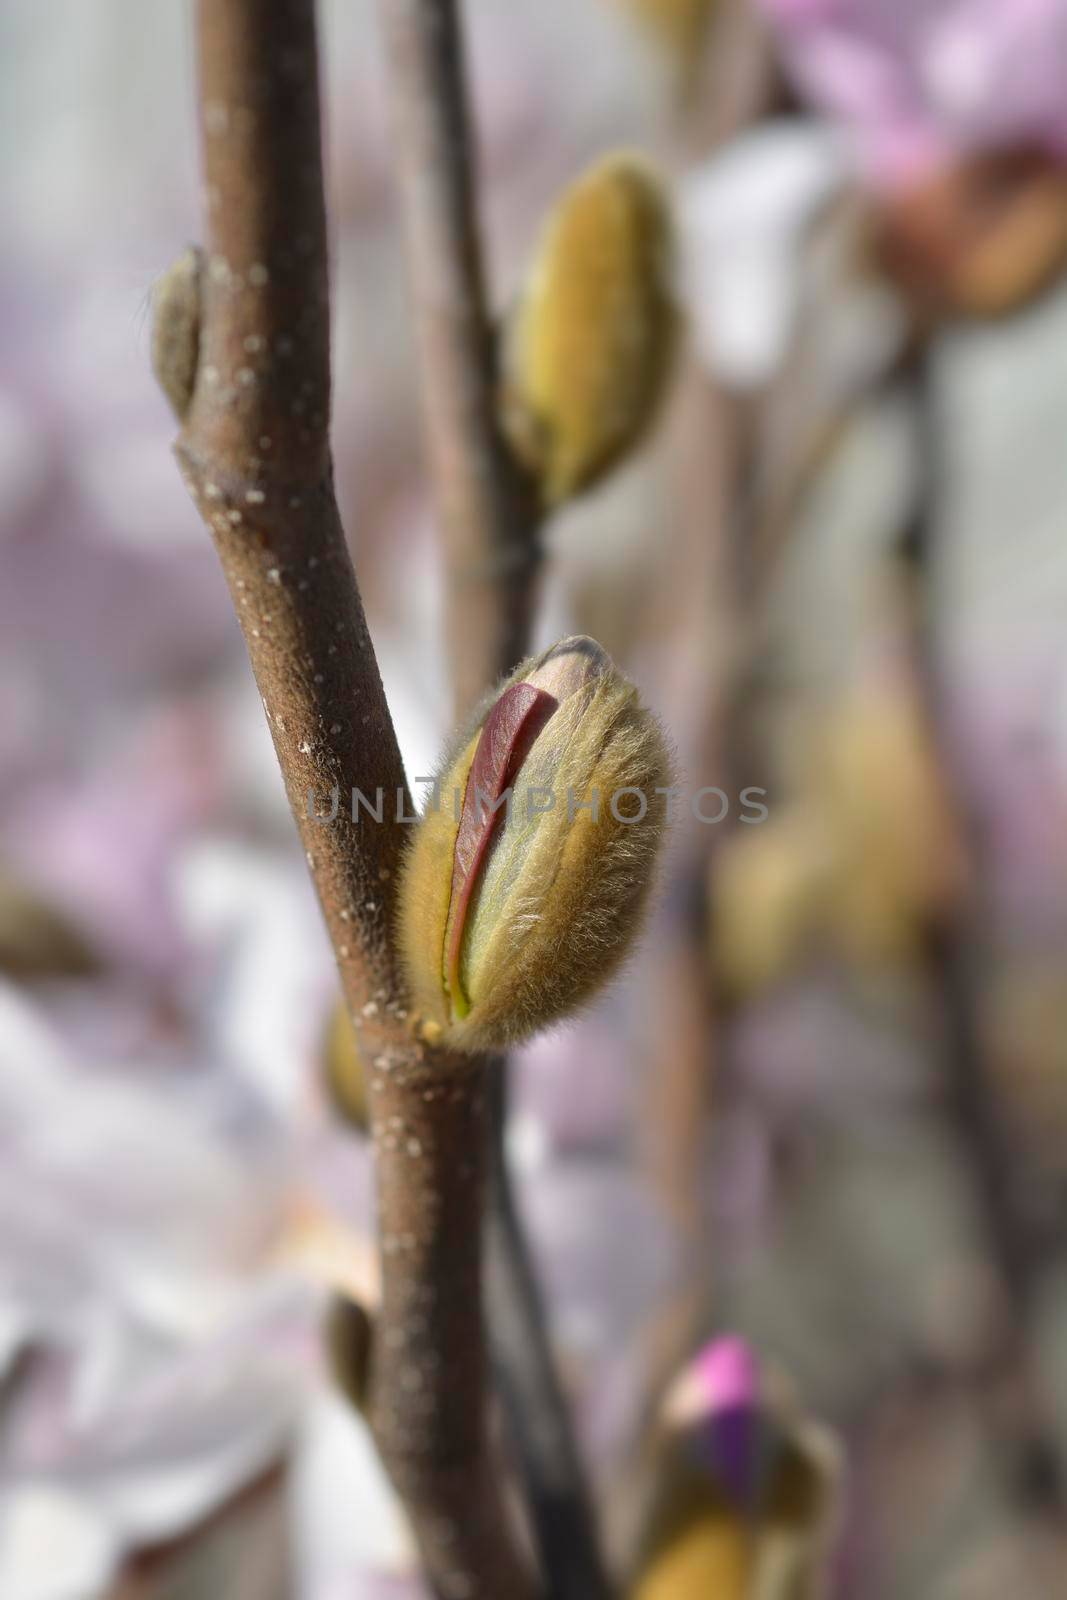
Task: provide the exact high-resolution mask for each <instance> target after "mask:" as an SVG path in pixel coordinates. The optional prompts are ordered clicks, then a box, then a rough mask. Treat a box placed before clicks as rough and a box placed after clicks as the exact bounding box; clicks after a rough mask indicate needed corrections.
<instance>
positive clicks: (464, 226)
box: [382, 0, 610, 1600]
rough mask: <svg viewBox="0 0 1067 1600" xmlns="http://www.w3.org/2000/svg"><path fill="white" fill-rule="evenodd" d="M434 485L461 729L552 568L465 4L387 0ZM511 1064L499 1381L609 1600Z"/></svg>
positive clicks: (496, 1194) (526, 632)
mask: <svg viewBox="0 0 1067 1600" xmlns="http://www.w3.org/2000/svg"><path fill="white" fill-rule="evenodd" d="M382 17H383V25H384V28H385V33H386V39H387V44H388V53H389V59H390V66H391V74H392V89H393V105H394V117H395V121H396V128H397V148H398V160H399V164H400V172H401V181H402V197H403V210H404V223H405V230H406V236H407V247H408V260H409V272H410V277H411V286H412V294H413V299H414V303H415V310H416V321H417V327H418V335H419V349H420V358H421V391H422V396H423V405H424V420H425V427H426V435H427V440H428V444H429V452H430V472H431V477H432V480H433V486H434V493H435V498H436V501H437V506H438V513H439V517H440V524H441V529H440V531H441V542H442V547H443V550H444V555H445V565H446V584H445V608H446V635H447V639H448V646H449V662H450V667H451V672H452V681H453V692H454V698H455V704H456V713H457V717H459V718H462V717H464V716H466V715H467V713H468V712H469V710H470V708H471V707H472V705H474V704H475V703H476V702H477V701H478V700H479V699H480V698H481V697H482V696H483V695H484V694H485V693H486V691H487V690H488V689H489V688H490V687H491V686H492V685H493V684H494V683H495V682H497V681H498V680H499V679H500V678H501V677H502V676H503V675H504V674H505V673H507V672H508V671H510V669H511V668H512V667H514V665H515V664H516V662H517V661H519V660H520V659H521V658H522V657H523V656H524V655H525V654H527V652H528V650H529V647H530V634H531V628H532V622H533V616H534V609H535V605H536V598H537V576H538V569H539V567H540V563H541V548H540V541H539V532H540V515H539V507H538V503H537V497H536V494H535V492H534V488H533V485H532V484H531V483H530V482H529V481H528V480H527V479H526V478H525V477H524V475H523V474H522V473H521V471H520V469H519V468H518V466H517V464H516V462H515V461H514V459H513V457H512V456H511V454H510V452H509V450H508V449H507V446H506V444H505V443H504V441H503V439H502V437H501V434H500V431H499V427H498V422H497V392H496V391H497V374H496V357H495V350H494V338H493V331H492V325H491V321H490V316H489V311H488V307H487V303H486V292H485V273H484V268H483V263H482V251H481V243H480V239H479V233H478V221H477V207H476V192H475V191H476V184H475V155H474V140H473V138H472V133H471V128H470V122H469V116H468V109H467V106H468V99H467V90H466V82H465V71H464V59H463V40H462V30H461V27H460V21H459V15H458V12H457V8H456V6H455V4H454V3H453V0H384V4H383V6H382ZM507 1076H508V1063H507V1061H506V1060H505V1059H501V1060H500V1061H499V1063H498V1065H497V1069H496V1074H495V1078H494V1080H493V1082H492V1085H491V1090H492V1096H491V1097H492V1100H493V1113H492V1116H491V1124H490V1125H491V1134H490V1142H491V1160H490V1198H489V1205H488V1210H487V1216H486V1248H487V1261H486V1296H487V1307H488V1316H489V1337H490V1348H491V1355H492V1361H493V1367H494V1375H495V1378H496V1383H497V1387H498V1390H499V1392H500V1397H501V1400H502V1403H503V1406H504V1411H505V1415H506V1417H507V1422H508V1428H509V1433H510V1435H511V1439H512V1443H513V1448H514V1450H515V1455H516V1458H517V1461H518V1464H519V1469H520V1472H521V1475H522V1478H523V1481H524V1484H525V1488H526V1494H527V1500H528V1508H529V1512H530V1517H531V1522H532V1526H533V1530H534V1534H535V1537H536V1541H537V1545H538V1551H539V1556H540V1563H541V1568H542V1573H543V1578H544V1582H545V1584H546V1586H547V1589H548V1592H549V1594H550V1595H551V1596H552V1597H553V1600H579V1597H580V1600H607V1596H608V1595H609V1594H610V1587H609V1583H608V1579H607V1576H606V1573H605V1571H604V1567H603V1562H602V1560H601V1556H600V1552H599V1547H598V1541H597V1535H596V1529H595V1519H594V1513H593V1508H592V1502H591V1497H590V1494H589V1492H588V1489H587V1487H586V1482H585V1477H584V1473H583V1469H582V1464H581V1460H580V1456H579V1453H578V1449H577V1445H576V1442H575V1439H574V1433H573V1428H572V1424H571V1419H570V1415H569V1411H568V1407H567V1403H566V1399H565V1397H564V1395H563V1392H562V1389H561V1386H560V1383H559V1379H558V1376H557V1374H556V1370H555V1365H554V1361H553V1357H552V1351H551V1347H550V1344H549V1340H548V1335H547V1329H546V1317H545V1310H544V1306H543V1303H542V1299H541V1294H540V1290H539V1286H538V1283H537V1279H536V1275H535V1273H534V1270H533V1267H532V1263H531V1261H530V1257H529V1251H528V1248H527V1245H526V1241H525V1238H524V1235H523V1228H522V1223H521V1219H520V1216H519V1212H518V1207H517V1204H516V1201H515V1197H514V1194H513V1192H512V1183H511V1177H510V1173H509V1170H508V1163H507V1157H506V1151H505V1147H504V1131H505V1105H506V1100H507Z"/></svg>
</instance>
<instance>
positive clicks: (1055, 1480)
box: [900, 341, 1067, 1518]
mask: <svg viewBox="0 0 1067 1600" xmlns="http://www.w3.org/2000/svg"><path fill="white" fill-rule="evenodd" d="M903 376H904V379H905V381H906V384H907V388H908V393H909V398H910V401H911V409H912V414H913V419H914V431H915V437H916V444H917V450H918V480H919V481H918V489H917V495H916V503H915V507H914V510H913V514H912V516H911V518H910V520H909V523H908V525H907V527H906V528H905V529H904V531H903V534H902V537H901V540H900V556H901V559H902V561H903V563H904V566H905V569H906V571H907V572H908V574H909V576H910V578H911V581H912V585H913V590H914V592H913V594H912V595H911V596H910V599H911V600H912V601H913V604H914V611H913V614H912V616H911V617H909V618H908V621H909V624H910V626H911V639H910V645H911V651H912V658H913V663H914V668H915V676H916V681H917V684H918V686H919V689H920V692H921V694H922V697H923V711H924V715H925V717H926V721H927V725H928V727H929V730H930V733H931V736H932V740H933V742H934V745H935V748H936V749H937V751H938V754H939V759H940V763H941V767H942V772H943V777H944V782H945V787H946V792H947V793H948V794H949V795H950V796H951V797H952V799H953V800H954V803H955V807H956V812H957V815H958V818H959V823H960V826H961V828H962V830H963V832H964V835H965V840H966V844H967V847H968V854H969V857H970V860H971V864H972V868H974V867H980V865H981V855H982V850H981V841H980V839H979V837H978V829H977V828H976V826H975V825H974V821H973V818H972V816H971V815H970V808H969V807H968V805H967V803H966V799H965V796H964V794H963V792H962V786H961V784H960V782H959V778H958V774H957V772H956V771H955V763H954V762H953V760H952V748H951V737H950V732H949V729H948V721H947V711H946V705H945V689H944V681H943V670H942V662H941V657H940V650H939V647H938V638H937V621H938V619H937V610H936V603H935V599H934V592H933V591H934V586H935V584H936V581H937V573H936V558H937V539H938V533H939V530H940V520H941V514H942V511H943V506H944V499H945V495H946V492H947V489H948V483H947V481H946V478H947V470H946V469H947V461H946V452H947V428H946V419H945V417H944V414H943V410H942V402H941V396H940V394H939V390H938V374H937V347H936V345H935V344H931V343H930V342H929V341H927V342H925V343H919V344H918V345H917V346H916V348H915V350H914V353H913V356H912V359H911V362H910V364H909V366H908V368H907V369H906V371H905V372H904V374H903ZM979 915H980V913H979V906H978V903H977V897H976V895H975V892H974V890H973V888H972V890H971V893H970V895H969V897H968V898H967V899H966V900H965V901H964V903H962V904H961V905H960V906H959V907H958V908H956V910H955V912H954V914H953V915H951V916H950V917H946V919H945V920H944V921H943V923H942V924H941V926H939V927H938V928H936V929H935V930H934V931H933V932H932V934H931V937H930V940H929V950H928V968H929V976H930V982H931V987H932V988H933V990H934V992H935V994H936V995H937V999H938V1004H939V1007H940V1017H939V1023H940V1035H941V1038H940V1044H941V1051H942V1072H943V1087H944V1095H945V1109H946V1113H947V1116H948V1119H949V1121H950V1123H951V1125H952V1126H953V1128H954V1129H955V1132H956V1135H957V1137H958V1139H959V1142H960V1145H961V1147H962V1149H963V1151H964V1153H965V1155H966V1158H967V1160H968V1163H969V1166H970V1171H971V1177H972V1181H973V1184H974V1189H975V1195H976V1199H977V1203H978V1208H979V1212H980V1215H981V1218H982V1223H983V1226H984V1232H985V1237H986V1242H987V1247H988V1251H989V1255H990V1258H991V1261H992V1264H993V1267H994V1269H995V1271H996V1274H997V1276H998V1278H999V1281H1000V1285H1001V1290H1002V1296H1003V1304H1004V1313H1005V1314H1004V1318H1003V1321H1002V1324H1001V1326H1000V1327H999V1328H998V1330H997V1337H996V1339H995V1340H994V1341H993V1344H994V1347H993V1348H992V1349H991V1350H990V1352H989V1356H988V1360H987V1362H986V1363H985V1366H986V1371H985V1373H984V1374H983V1377H984V1380H985V1384H986V1390H987V1400H988V1401H989V1402H990V1403H991V1407H992V1409H993V1411H994V1414H995V1420H996V1421H997V1423H998V1425H999V1427H1000V1428H1001V1430H1002V1431H1003V1433H1005V1434H1006V1435H1007V1439H1008V1443H1009V1445H1010V1446H1011V1447H1012V1448H1013V1455H1014V1461H1013V1465H1014V1468H1015V1475H1016V1480H1017V1485H1018V1489H1019V1493H1020V1498H1021V1499H1023V1500H1024V1501H1025V1502H1027V1503H1028V1504H1029V1505H1030V1506H1031V1507H1033V1508H1035V1509H1038V1510H1043V1511H1051V1512H1052V1513H1054V1514H1055V1515H1056V1516H1057V1517H1061V1518H1062V1516H1063V1514H1064V1509H1065V1501H1067V1488H1065V1484H1064V1478H1063V1461H1062V1458H1061V1454H1060V1450H1059V1447H1058V1444H1057V1442H1056V1439H1055V1432H1054V1430H1053V1429H1051V1428H1050V1427H1049V1424H1048V1421H1047V1418H1048V1415H1049V1407H1048V1404H1047V1402H1046V1400H1045V1398H1044V1397H1043V1396H1042V1393H1041V1383H1040V1379H1039V1376H1038V1374H1037V1371H1036V1364H1035V1360H1034V1355H1033V1342H1034V1341H1033V1324H1034V1319H1035V1316H1036V1314H1037V1311H1038V1309H1039V1308H1038V1300H1039V1296H1040V1291H1041V1281H1040V1280H1041V1271H1042V1263H1041V1259H1040V1253H1039V1252H1038V1251H1037V1249H1036V1248H1035V1240H1034V1237H1033V1233H1032V1230H1031V1228H1030V1226H1029V1223H1028V1220H1027V1218H1026V1216H1025V1213H1024V1211H1023V1209H1022V1207H1021V1205H1020V1201H1019V1189H1018V1174H1017V1172H1016V1170H1015V1168H1016V1162H1015V1158H1014V1154H1013V1151H1012V1148H1011V1141H1010V1138H1009V1136H1008V1134H1007V1130H1006V1127H1005V1119H1004V1113H1003V1108H1002V1107H1001V1105H1000V1104H999V1097H998V1095H997V1091H996V1085H995V1082H994V1078H993V1072H992V1065H991V1062H990V1060H989V1052H988V1049H987V1045H986V1039H985V1034H984V1029H983V1026H982V974H981V970H980V959H979V941H978V939H977V937H976V933H977V929H978V926H979Z"/></svg>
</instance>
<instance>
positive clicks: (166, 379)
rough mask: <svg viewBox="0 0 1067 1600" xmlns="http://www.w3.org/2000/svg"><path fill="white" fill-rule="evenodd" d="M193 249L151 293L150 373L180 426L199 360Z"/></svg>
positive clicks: (197, 262)
mask: <svg viewBox="0 0 1067 1600" xmlns="http://www.w3.org/2000/svg"><path fill="white" fill-rule="evenodd" d="M202 261H203V256H202V254H201V252H200V250H198V249H197V248H196V246H195V245H193V246H190V248H189V249H188V250H186V251H184V252H183V254H182V255H180V256H179V257H178V259H177V261H175V262H174V264H173V265H172V266H170V267H168V268H167V270H166V272H165V273H164V274H163V276H162V277H161V278H159V279H158V280H157V282H156V284H155V286H154V288H153V290H152V371H153V372H154V373H155V375H156V382H157V383H158V384H159V387H160V388H161V389H162V390H163V393H164V394H165V395H166V397H167V399H168V400H169V401H170V404H171V409H172V410H173V412H174V415H175V416H176V417H177V418H178V421H179V422H180V421H181V420H182V418H183V417H184V416H185V413H186V412H187V411H188V409H189V402H190V400H191V399H192V398H193V386H194V384H195V383H196V368H197V363H198V361H199V359H200V271H201V264H202Z"/></svg>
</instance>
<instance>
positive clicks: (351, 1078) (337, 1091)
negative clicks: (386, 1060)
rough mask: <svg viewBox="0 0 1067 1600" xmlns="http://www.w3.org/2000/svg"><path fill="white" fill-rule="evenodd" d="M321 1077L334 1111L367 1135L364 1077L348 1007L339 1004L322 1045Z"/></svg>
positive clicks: (332, 1012) (367, 1115)
mask: <svg viewBox="0 0 1067 1600" xmlns="http://www.w3.org/2000/svg"><path fill="white" fill-rule="evenodd" d="M322 1065H323V1077H324V1079H325V1083H326V1088H327V1091H328V1092H329V1096H330V1100H331V1102H332V1104H333V1107H334V1109H335V1110H336V1111H337V1112H338V1113H339V1115H340V1116H342V1117H343V1118H344V1120H345V1121H346V1122H347V1123H349V1124H350V1125H351V1126H352V1127H353V1128H357V1129H358V1130H359V1131H360V1132H361V1133H366V1131H367V1129H368V1128H369V1126H370V1108H369V1105H368V1100H367V1074H366V1072H365V1071H364V1070H363V1062H362V1060H361V1059H360V1054H359V1047H358V1045H357V1044H356V1030H355V1029H354V1028H353V1026H352V1022H351V1019H350V1017H349V1015H348V1011H347V1008H346V1007H345V1005H344V1002H343V1001H340V1000H339V1001H338V1002H337V1004H336V1005H335V1006H334V1008H333V1010H332V1011H331V1012H330V1018H329V1021H328V1023H327V1024H326V1036H325V1038H324V1039H323V1043H322Z"/></svg>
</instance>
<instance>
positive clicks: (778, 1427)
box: [634, 1336, 842, 1600]
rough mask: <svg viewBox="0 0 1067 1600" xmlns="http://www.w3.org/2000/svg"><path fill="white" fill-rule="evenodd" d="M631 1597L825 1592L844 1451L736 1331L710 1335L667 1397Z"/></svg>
mask: <svg viewBox="0 0 1067 1600" xmlns="http://www.w3.org/2000/svg"><path fill="white" fill-rule="evenodd" d="M662 1421H663V1423H664V1425H665V1427H664V1434H663V1438H662V1439H661V1442H660V1461H659V1467H658V1472H657V1479H656V1487H655V1492H654V1497H653V1501H652V1503H651V1505H650V1508H649V1517H648V1525H647V1527H646V1528H645V1530H644V1536H643V1540H642V1544H643V1549H642V1551H641V1553H640V1555H639V1558H638V1569H639V1576H638V1581H637V1583H636V1585H635V1588H634V1600H687V1597H689V1596H692V1595H708V1596H711V1595H714V1596H715V1597H716V1600H772V1597H775V1600H776V1597H779V1596H785V1595H790V1596H798V1597H799V1596H804V1597H806V1600H807V1597H810V1600H815V1597H816V1596H821V1595H823V1594H825V1593H826V1579H827V1574H828V1571H829V1564H830V1557H831V1554H832V1548H833V1542H834V1535H835V1531H836V1523H837V1506H838V1499H839V1492H840V1479H841V1465H842V1463H841V1450H840V1446H839V1444H838V1442H837V1439H836V1438H835V1437H834V1436H833V1435H832V1434H831V1433H830V1432H829V1430H828V1429H826V1428H825V1427H824V1426H823V1425H822V1424H821V1423H818V1422H816V1421H814V1420H813V1419H811V1418H810V1417H807V1416H805V1415H803V1414H802V1413H801V1411H800V1410H799V1407H798V1405H797V1402H796V1398H795V1395H794V1394H793V1393H792V1392H791V1389H790V1386H789V1385H788V1383H787V1382H786V1381H784V1380H783V1379H782V1377H781V1376H780V1375H779V1374H775V1373H773V1372H772V1373H770V1374H768V1373H767V1372H766V1371H765V1370H764V1369H763V1368H762V1366H761V1364H760V1363H759V1361H758V1360H757V1358H756V1355H755V1352H754V1351H753V1350H752V1349H751V1347H750V1346H749V1345H748V1344H747V1343H746V1341H745V1340H743V1339H740V1338H737V1337H732V1336H727V1337H725V1338H722V1339H717V1340H715V1341H714V1342H713V1343H712V1344H710V1345H708V1346H707V1347H706V1348H705V1349H704V1350H702V1351H701V1352H700V1353H699V1355H698V1356H697V1357H696V1359H695V1360H694V1361H693V1362H692V1363H691V1364H690V1365H689V1366H688V1367H687V1368H686V1369H685V1370H684V1371H683V1372H682V1373H680V1374H679V1376H678V1377H677V1378H676V1380H675V1382H674V1384H673V1385H672V1386H671V1389H670V1390H669V1392H668V1394H667V1397H666V1401H665V1404H664V1409H663V1414H662Z"/></svg>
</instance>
